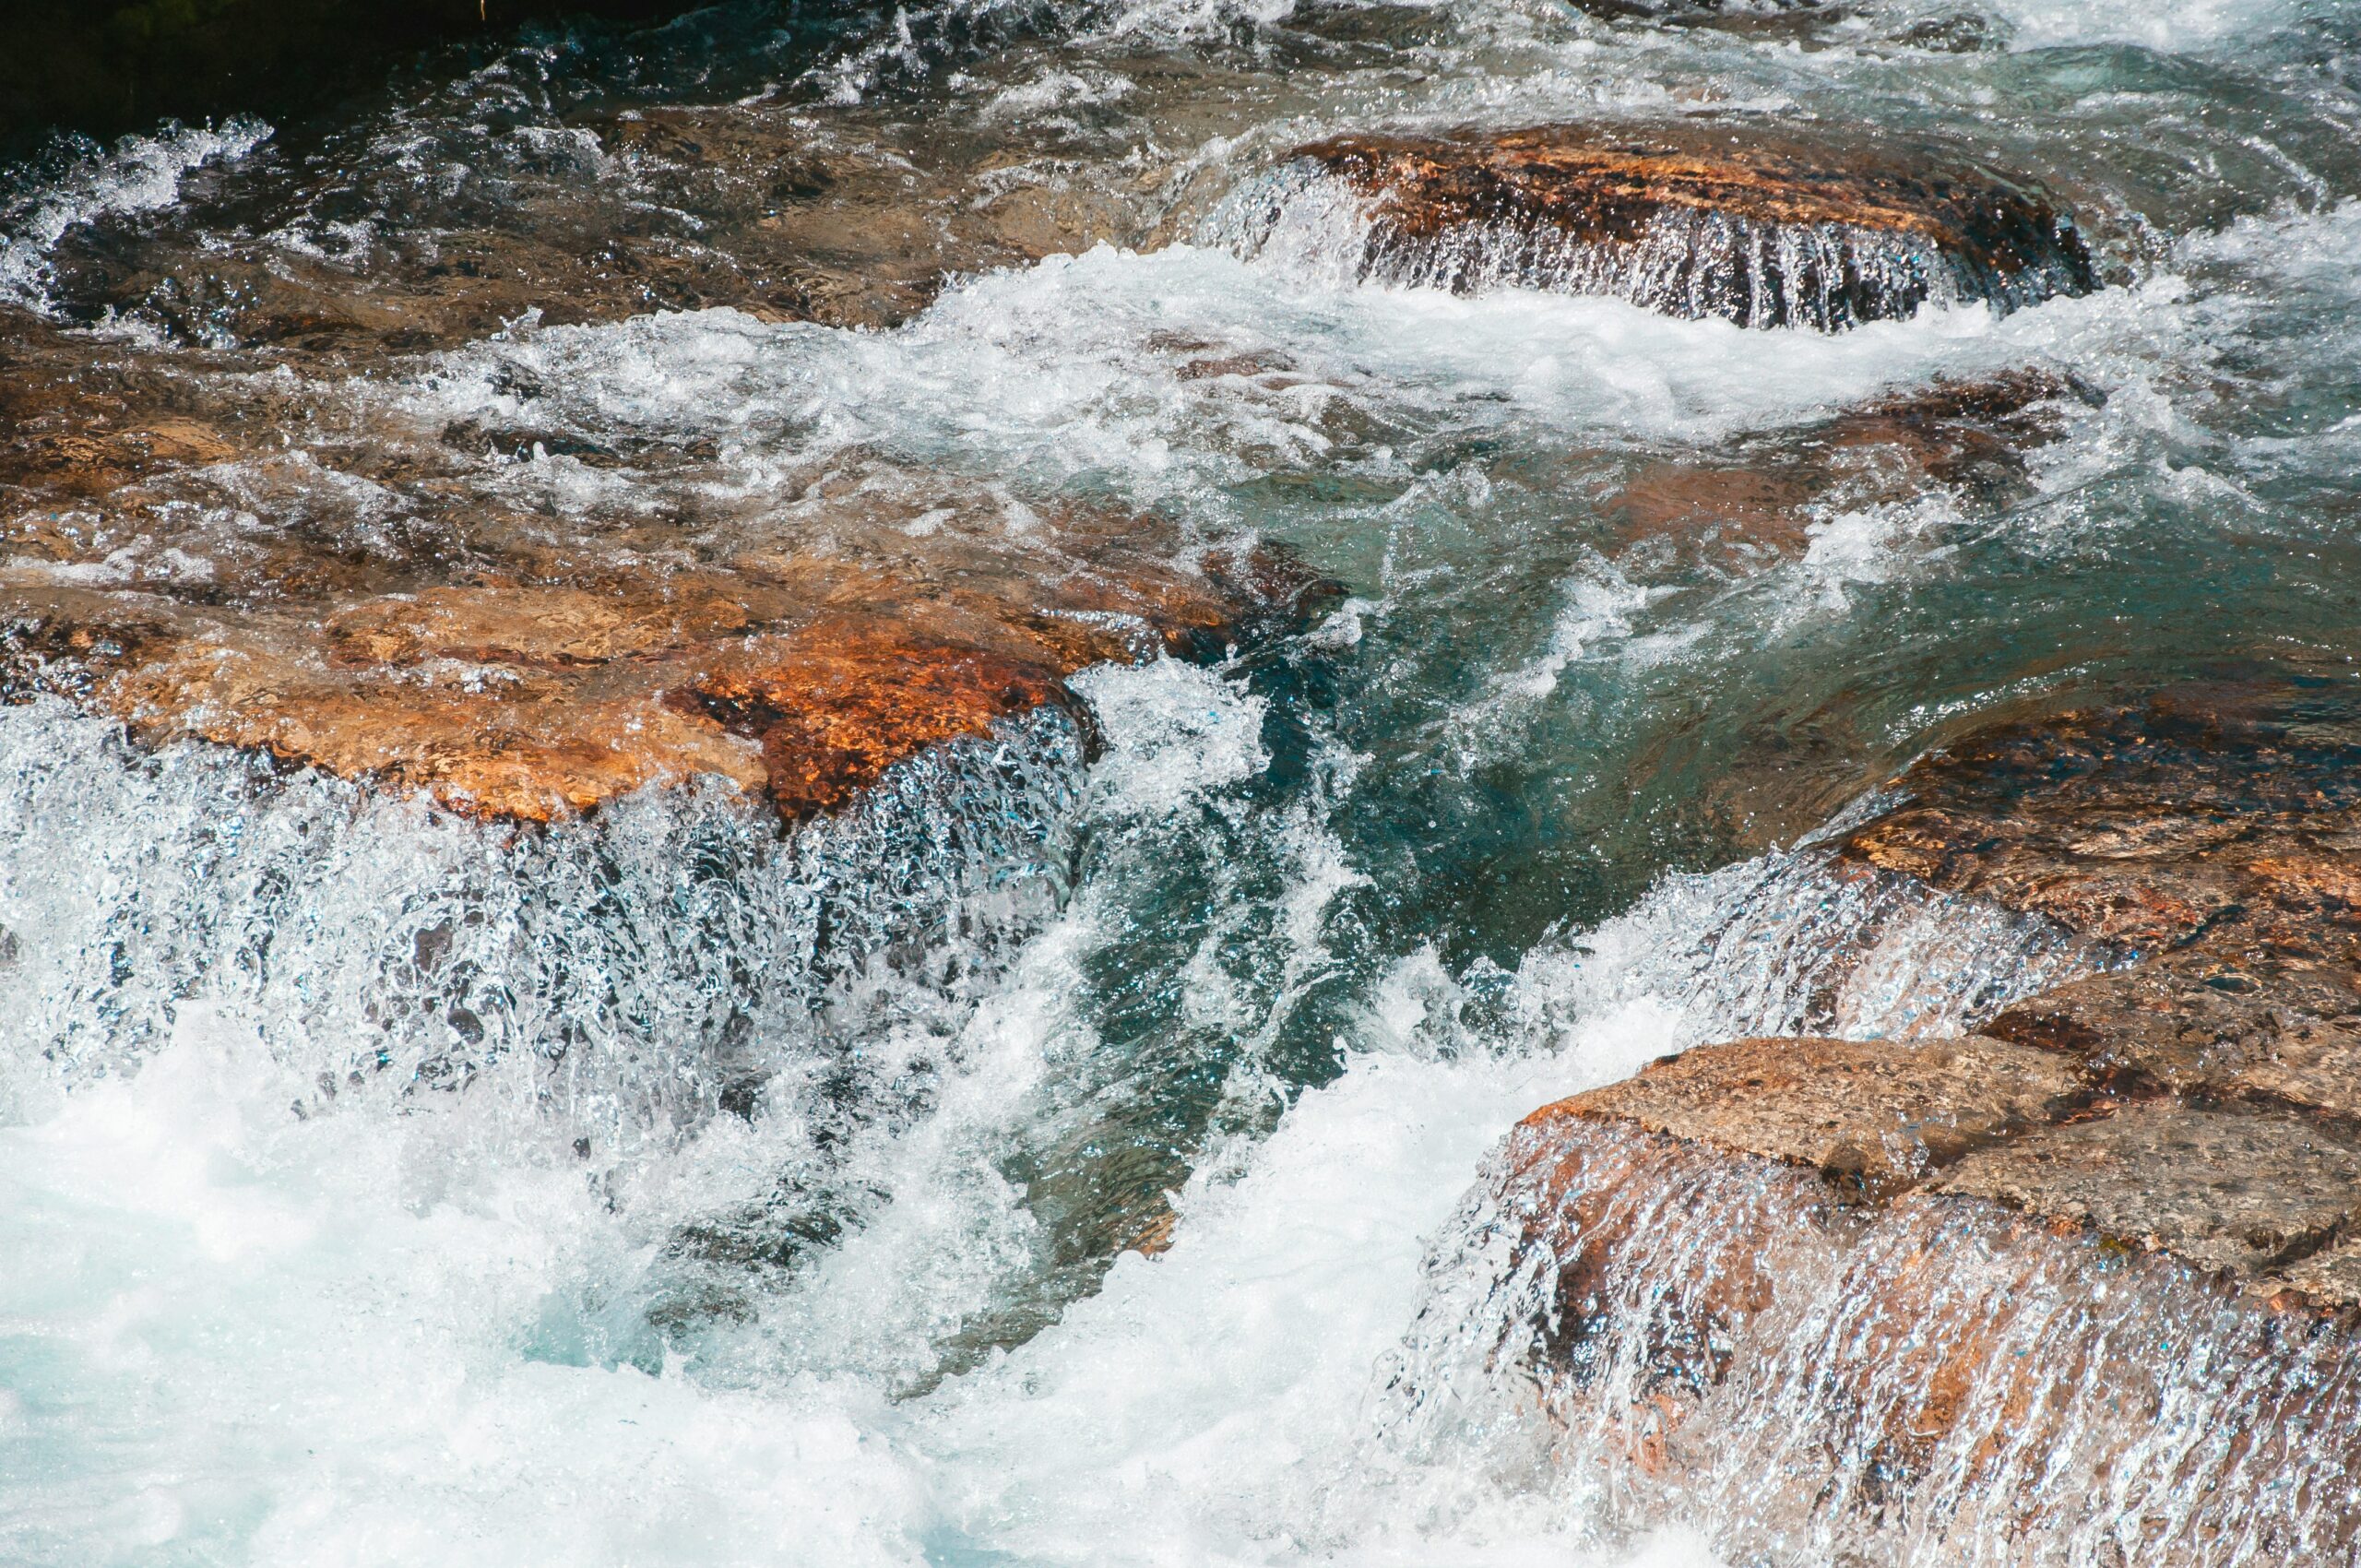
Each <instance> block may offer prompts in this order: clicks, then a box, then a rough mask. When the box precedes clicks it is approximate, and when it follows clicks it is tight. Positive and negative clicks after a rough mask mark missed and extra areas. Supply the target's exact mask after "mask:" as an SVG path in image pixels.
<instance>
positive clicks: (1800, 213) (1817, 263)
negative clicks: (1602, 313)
mask: <svg viewBox="0 0 2361 1568" xmlns="http://www.w3.org/2000/svg"><path fill="white" fill-rule="evenodd" d="M1296 156H1297V160H1298V161H1299V163H1300V164H1302V165H1304V166H1306V167H1308V168H1309V169H1311V170H1312V171H1314V172H1318V173H1320V174H1324V175H1326V176H1328V177H1330V178H1333V179H1335V180H1337V181H1340V182H1342V183H1343V184H1344V185H1345V186H1347V188H1348V189H1349V190H1351V191H1352V192H1354V193H1355V194H1356V195H1358V196H1359V197H1361V198H1363V199H1364V200H1366V202H1367V203H1368V206H1367V209H1366V230H1365V232H1364V233H1363V234H1362V236H1361V237H1360V239H1359V241H1358V247H1359V248H1358V255H1357V256H1355V257H1353V258H1352V265H1353V266H1354V267H1355V268H1356V270H1357V271H1358V273H1359V274H1360V275H1361V276H1363V277H1365V278H1375V279H1384V280H1386V281H1390V282H1395V283H1406V284H1413V285H1418V286H1426V287H1438V288H1447V289H1450V290H1453V291H1458V292H1469V291H1476V290H1479V289H1485V288H1492V287H1500V286H1522V287H1528V288H1542V289H1551V290H1556V291H1561V292H1567V293H1583V294H1611V295H1614V296H1616V297H1619V298H1621V299H1627V300H1630V301H1631V302H1633V303H1638V304H1643V305H1646V306H1648V307H1649V308H1651V309H1655V310H1659V311H1663V312H1665V313H1667V314H1668V315H1679V316H1689V317H1719V318H1721V319H1724V320H1727V321H1734V322H1738V323H1739V324H1741V325H1743V326H1748V327H1786V326H1803V327H1817V328H1819V329H1821V330H1822V331H1835V330H1839V329H1842V328H1844V327H1851V326H1854V325H1856V324H1857V323H1860V322H1865V321H1877V320H1883V319H1888V318H1892V317H1898V316H1906V315H1911V314H1913V313H1914V312H1916V310H1917V309H1918V308H1919V306H1921V305H1923V304H1926V303H1929V302H1933V303H1974V302H1979V301H1980V302H1983V303H1987V304H1989V305H1991V306H1992V307H1993V308H1994V309H1996V310H2000V311H2007V310H2013V309H2016V308H2018V307H2020V306H2023V305H2029V304H2035V303H2039V302H2041V301H2043V300H2046V299H2049V298H2052V297H2054V296H2057V295H2060V294H2082V293H2088V292H2089V291H2092V290H2093V289H2094V288H2096V287H2097V286H2098V278H2097V272H2096V269H2095V267H2094V263H2093V260H2092V256H2091V253H2090V251H2089V248H2088V247H2087V246H2086V245H2085V244H2084V243H2083V241H2082V235H2081V233H2080V232H2079V231H2078V230H2077V229H2076V228H2075V226H2074V222H2073V220H2072V219H2071V218H2070V217H2069V216H2068V215H2067V214H2065V213H2064V212H2063V211H2061V210H2060V209H2059V208H2058V206H2057V205H2056V204H2055V203H2054V202H2053V201H2052V200H2051V199H2050V198H2049V197H2047V196H2045V195H2043V194H2041V193H2039V192H2038V191H2035V190H2034V189H2032V188H2031V187H2029V186H2025V185H2023V184H2020V183H2017V182H2013V181H2011V180H2008V179H2005V178H2003V177H2002V176H2000V175H1998V174H1995V173H1992V172H1987V171H1985V170H1982V169H1978V168H1976V167H1975V166H1973V165H1972V164H1968V163H1964V162H1960V161H1957V160H1952V159H1949V158H1947V157H1946V156H1944V155H1942V154H1940V153H1933V152H1905V151H1903V150H1900V149H1895V150H1892V151H1878V150H1869V151H1865V150H1863V149H1862V148H1859V147H1858V146H1857V145H1850V144H1844V145H1840V144H1838V143H1834V142H1824V141H1821V140H1819V139H1817V138H1814V137H1810V136H1809V135H1806V134H1803V133H1797V132H1793V131H1786V130H1766V129H1764V128H1762V127H1759V126H1756V125H1740V124H1737V123H1731V122H1715V121H1695V122H1682V123H1679V124H1667V125H1648V126H1577V125H1550V126H1541V127H1536V128H1534V129H1529V130H1515V131H1500V132H1489V131H1487V132H1477V131H1469V132H1462V133H1458V134H1455V135H1452V136H1446V137H1382V136H1347V137H1335V138H1334V139H1332V140H1329V141H1324V142H1318V143H1314V144H1312V145H1311V146H1308V147H1305V148H1300V149H1299V151H1298V153H1297V155H1296Z"/></svg>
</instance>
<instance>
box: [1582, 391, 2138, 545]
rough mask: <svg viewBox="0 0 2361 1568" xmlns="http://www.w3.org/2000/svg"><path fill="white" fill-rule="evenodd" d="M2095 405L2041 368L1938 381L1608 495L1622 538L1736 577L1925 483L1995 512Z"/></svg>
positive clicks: (1654, 474)
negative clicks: (1702, 559)
mask: <svg viewBox="0 0 2361 1568" xmlns="http://www.w3.org/2000/svg"><path fill="white" fill-rule="evenodd" d="M2098 400H2099V395H2098V394H2097V393H2096V392H2094V391H2093V390H2092V389H2091V388H2089V387H2086V386H2082V385H2081V384H2080V383H2079V382H2076V381H2074V380H2072V379H2071V378H2069V377H2066V376H2061V375H2056V374H2050V373H2048V372H2046V371H2042V370H2038V369H2032V368H2027V369H2021V370H2015V371H2008V372H2003V373H2002V374H1998V375H1993V376H1988V377H1986V378H1984V379H1982V380H1978V381H1972V382H1961V381H1953V380H1948V379H1938V380H1937V381H1936V382H1935V384H1934V385H1933V386H1929V387H1927V388H1925V389H1923V390H1920V391H1916V392H1911V393H1896V394H1893V395H1892V396H1890V397H1886V398H1879V399H1876V400H1875V401H1872V402H1870V403H1869V404H1867V405H1865V406H1863V407H1861V408H1857V409H1853V410H1846V411H1845V412H1844V413H1841V414H1838V415H1836V416H1835V417H1834V418H1832V419H1828V420H1823V421H1821V422H1818V423H1815V424H1810V425H1807V426H1804V427H1803V428H1801V429H1799V430H1792V431H1782V432H1778V433H1776V434H1769V435H1760V436H1754V437H1750V438H1749V439H1747V440H1744V441H1742V442H1740V443H1739V444H1738V452H1737V454H1736V460H1735V461H1728V462H1719V461H1717V462H1714V463H1711V464H1699V463H1674V462H1664V463H1653V464H1650V465H1648V466H1647V467H1645V468H1643V469H1640V470H1639V471H1638V472H1637V473H1636V474H1634V475H1633V476H1632V477H1631V480H1630V481H1627V482H1626V483H1625V484H1624V485H1623V486H1622V487H1621V488H1620V489H1619V490H1617V491H1615V492H1613V493H1610V494H1608V495H1607V496H1605V497H1603V498H1602V499H1601V502H1600V510H1601V511H1602V512H1603V513H1605V514H1606V515H1607V516H1608V517H1612V518H1614V519H1615V520H1616V521H1617V522H1618V523H1619V525H1620V527H1621V532H1622V535H1623V538H1624V540H1625V541H1626V542H1627V543H1637V542H1641V541H1643V540H1657V539H1670V540H1676V541H1678V542H1679V545H1680V546H1681V547H1683V548H1685V549H1688V550H1691V551H1695V552H1701V553H1703V554H1704V555H1706V556H1707V557H1708V558H1710V559H1713V560H1714V561H1716V562H1717V563H1719V564H1723V565H1725V566H1729V567H1736V566H1741V565H1745V564H1750V562H1751V561H1752V560H1753V559H1754V558H1758V557H1766V558H1772V559H1775V558H1778V557H1782V556H1792V555H1797V554H1800V553H1802V552H1803V551H1804V549H1805V548H1806V547H1807V545H1808V544H1809V538H1810V529H1811V527H1812V525H1813V524H1814V523H1816V522H1818V521H1820V520H1821V517H1824V516H1825V515H1827V513H1828V512H1829V511H1830V510H1832V509H1833V508H1837V507H1854V508H1859V507H1868V506H1876V505H1888V504H1892V503H1896V502H1902V501H1907V500H1910V499H1912V498H1914V497H1916V496H1918V495H1920V494H1923V493H1925V492H1926V490H1927V487H1928V485H1929V484H1941V485H1948V486H1951V487H1953V488H1954V489H1956V490H1963V491H1965V492H1967V493H1969V494H1971V495H1973V496H1974V497H1975V498H1976V499H1979V500H1983V501H1987V502H1999V501H2005V500H2009V499H2013V498H2014V497H2016V496H2018V495H2020V494H2022V493H2024V492H2025V490H2026V489H2027V488H2028V485H2027V474H2026V466H2025V456H2026V454H2027V453H2029V452H2031V451H2032V450H2034V449H2035V447H2038V446H2041V445H2046V444H2047V443H2048V442H2050V441H2053V440H2055V439H2057V438H2058V435H2059V434H2062V433H2063V431H2064V429H2065V421H2064V419H2063V418H2062V417H2061V411H2062V410H2064V409H2065V408H2066V407H2067V406H2068V405H2069V404H2070V403H2082V404H2091V403H2095V402H2096V401H2098Z"/></svg>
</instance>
